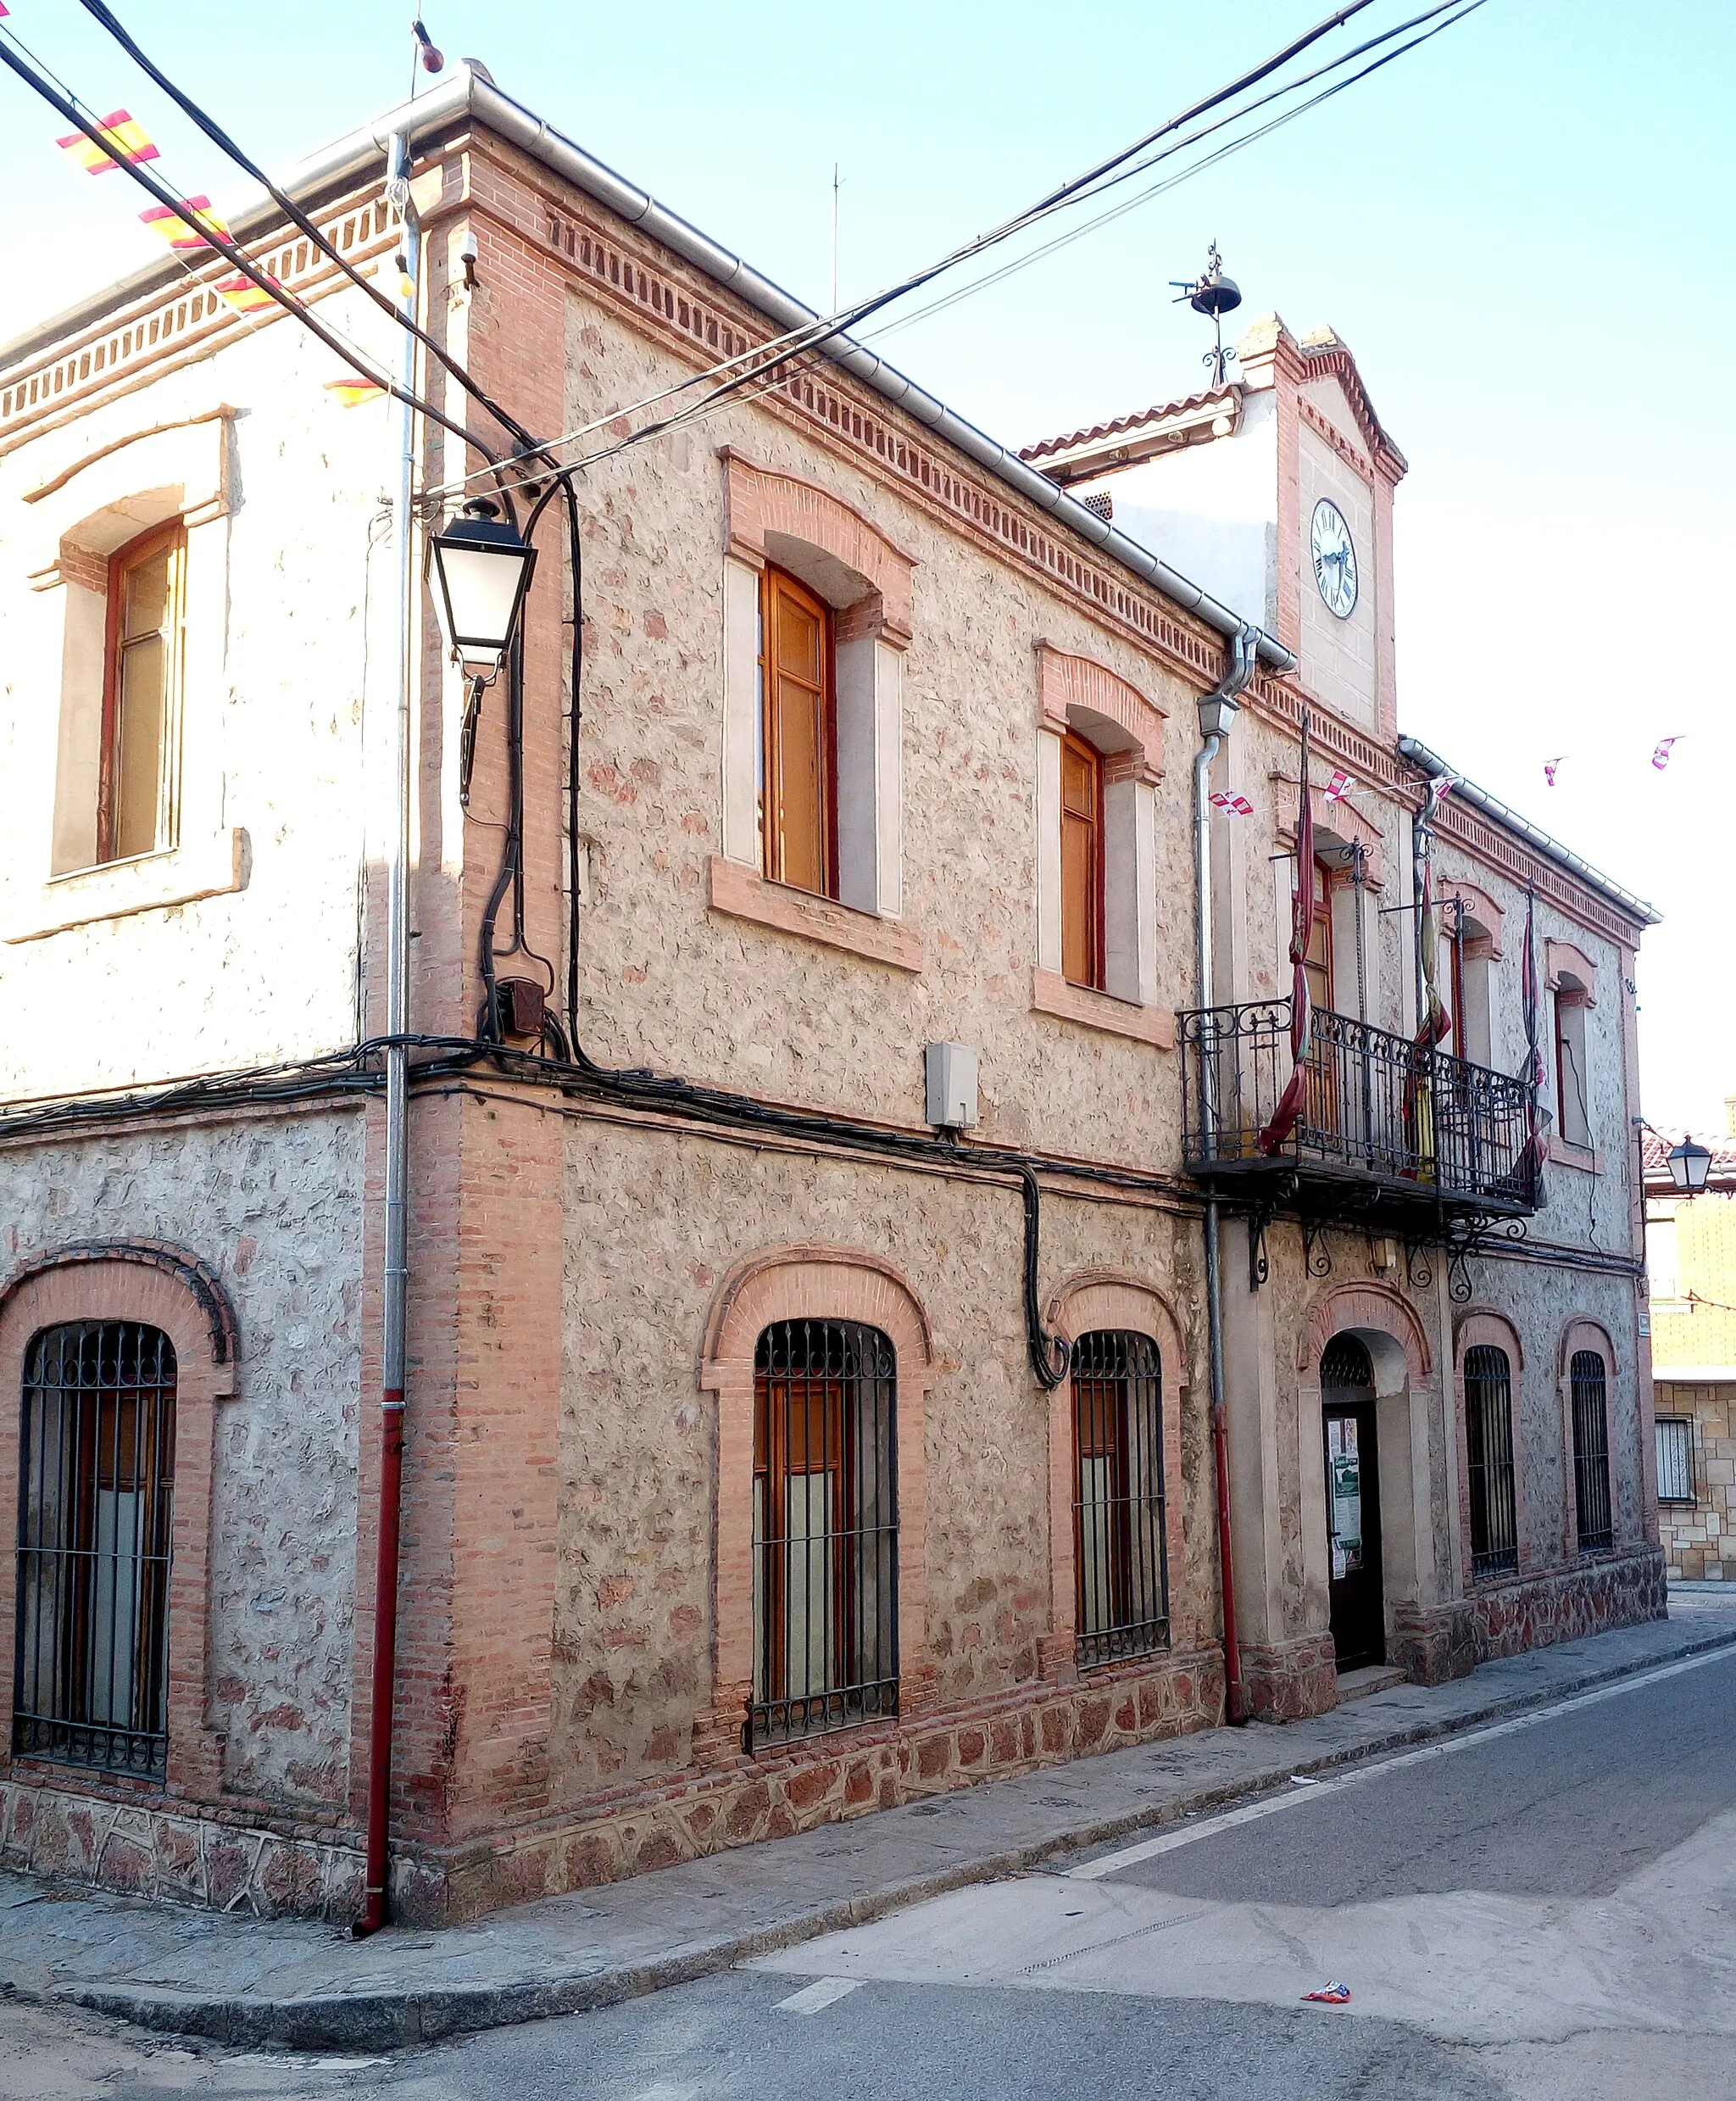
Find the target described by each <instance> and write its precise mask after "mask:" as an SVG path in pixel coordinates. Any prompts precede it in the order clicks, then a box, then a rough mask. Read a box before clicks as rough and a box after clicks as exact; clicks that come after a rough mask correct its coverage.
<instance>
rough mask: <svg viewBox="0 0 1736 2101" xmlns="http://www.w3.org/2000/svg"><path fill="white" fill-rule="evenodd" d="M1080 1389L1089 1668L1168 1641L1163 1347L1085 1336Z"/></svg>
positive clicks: (1083, 1636) (1077, 1409)
mask: <svg viewBox="0 0 1736 2101" xmlns="http://www.w3.org/2000/svg"><path fill="white" fill-rule="evenodd" d="M1072 1387H1073V1563H1074V1575H1075V1580H1076V1584H1077V1619H1076V1622H1075V1626H1076V1631H1077V1648H1076V1654H1077V1661H1078V1664H1079V1665H1080V1667H1081V1668H1082V1669H1085V1668H1088V1666H1090V1665H1092V1664H1108V1663H1113V1662H1116V1660H1117V1659H1119V1658H1121V1657H1125V1656H1141V1655H1145V1654H1147V1653H1149V1652H1150V1651H1151V1650H1153V1649H1156V1648H1161V1647H1163V1646H1164V1644H1165V1642H1166V1641H1167V1640H1168V1637H1169V1581H1168V1574H1167V1570H1166V1564H1165V1538H1164V1504H1165V1497H1164V1464H1163V1457H1164V1455H1163V1380H1162V1366H1161V1363H1160V1358H1159V1356H1158V1349H1157V1345H1156V1343H1155V1342H1154V1341H1153V1340H1151V1338H1150V1336H1149V1335H1135V1334H1132V1333H1127V1332H1124V1331H1121V1330H1116V1329H1097V1330H1094V1331H1093V1332H1092V1333H1091V1334H1088V1335H1081V1336H1080V1337H1079V1339H1078V1340H1077V1342H1075V1343H1074V1345H1073V1361H1072Z"/></svg>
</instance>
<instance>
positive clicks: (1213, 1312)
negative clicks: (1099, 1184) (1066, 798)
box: [1194, 627, 1259, 1722]
mask: <svg viewBox="0 0 1736 2101" xmlns="http://www.w3.org/2000/svg"><path fill="white" fill-rule="evenodd" d="M1258 642H1259V630H1258V629H1257V628H1254V627H1244V629H1243V630H1242V632H1241V633H1239V634H1238V635H1237V636H1236V637H1235V638H1233V639H1232V643H1231V645H1230V664H1229V668H1228V669H1227V671H1226V672H1225V673H1224V676H1223V677H1222V678H1221V680H1220V681H1219V682H1218V684H1217V685H1216V688H1214V689H1213V691H1212V692H1210V693H1209V694H1206V695H1205V698H1204V699H1202V700H1201V701H1200V703H1199V727H1200V730H1201V732H1202V735H1203V741H1202V743H1201V744H1200V747H1199V750H1198V751H1197V752H1196V753H1195V754H1194V932H1195V935H1196V939H1197V942H1198V948H1197V953H1196V956H1195V959H1194V979H1195V982H1194V998H1195V1003H1196V1005H1197V1006H1199V1011H1200V1013H1201V1015H1202V1016H1205V1015H1206V1014H1207V1013H1209V1011H1210V1008H1211V1005H1212V993H1213V989H1214V988H1213V984H1212V928H1211V803H1210V784H1211V766H1212V761H1213V760H1215V759H1216V757H1217V755H1218V753H1219V752H1220V751H1221V750H1222V749H1223V744H1224V739H1225V738H1226V737H1227V736H1228V734H1229V731H1230V726H1231V724H1232V722H1234V720H1235V716H1236V699H1237V695H1238V694H1240V693H1241V692H1242V691H1243V689H1244V688H1245V687H1246V685H1247V684H1248V682H1249V679H1250V678H1252V677H1253V676H1254V669H1255V664H1256V663H1257V662H1258V657H1257V655H1256V650H1257V647H1258ZM1216 1097H1217V1055H1216V1045H1215V1044H1214V1043H1213V1041H1212V1034H1211V1024H1210V1022H1209V1021H1205V1020H1202V1022H1201V1024H1200V1035H1199V1104H1200V1114H1201V1116H1202V1117H1203V1118H1204V1119H1205V1126H1206V1128H1207V1129H1210V1128H1211V1123H1212V1119H1213V1117H1214V1114H1215V1112H1216ZM1220 1240H1221V1235H1220V1219H1219V1213H1218V1202H1217V1199H1216V1196H1210V1197H1208V1198H1207V1200H1206V1205H1205V1324H1206V1360H1207V1384H1208V1391H1209V1393H1210V1408H1209V1413H1210V1422H1211V1452H1212V1462H1213V1466H1214V1469H1215V1471H1216V1477H1217V1565H1218V1584H1219V1588H1220V1591H1221V1600H1222V1612H1223V1623H1224V1714H1225V1719H1227V1720H1228V1721H1231V1722H1245V1721H1246V1720H1247V1719H1248V1699H1247V1694H1246V1691H1245V1689H1244V1686H1243V1683H1242V1644H1241V1640H1240V1637H1239V1636H1238V1633H1237V1630H1236V1571H1235V1555H1234V1552H1233V1548H1232V1542H1231V1525H1230V1443H1229V1429H1228V1424H1227V1418H1226V1410H1225V1394H1224V1299H1223V1262H1222V1251H1221V1245H1220Z"/></svg>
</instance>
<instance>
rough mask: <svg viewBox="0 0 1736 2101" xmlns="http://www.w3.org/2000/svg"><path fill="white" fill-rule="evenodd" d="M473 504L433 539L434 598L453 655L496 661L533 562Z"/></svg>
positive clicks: (511, 534) (527, 550) (503, 527)
mask: <svg viewBox="0 0 1736 2101" xmlns="http://www.w3.org/2000/svg"><path fill="white" fill-rule="evenodd" d="M492 509H493V506H492V504H490V505H487V506H486V508H485V507H484V506H482V505H481V504H477V505H474V506H472V508H471V510H470V513H469V514H468V515H465V516H464V517H462V518H458V519H455V520H454V521H453V523H452V524H451V525H450V526H448V527H447V529H446V530H445V532H437V533H436V534H435V536H434V539H433V554H434V577H435V583H436V586H437V590H436V600H437V605H438V608H439V611H440V615H441V625H442V628H443V629H444V631H445V633H446V638H447V640H448V643H449V644H451V646H452V649H453V654H454V655H457V656H459V657H462V658H463V659H464V660H465V662H466V663H481V664H489V665H494V664H498V662H499V661H500V660H501V658H502V657H503V656H504V655H505V653H506V651H507V649H508V648H509V645H510V644H511V642H512V637H513V629H514V627H515V626H516V625H517V622H518V617H519V609H520V606H521V605H523V603H524V598H525V593H526V590H527V589H528V588H530V582H531V571H532V570H533V569H534V568H535V567H536V566H537V550H536V549H535V548H533V547H526V544H525V543H524V542H523V541H522V540H521V539H520V538H519V536H518V534H517V533H516V532H515V531H514V530H513V528H512V527H511V526H509V525H507V524H505V523H504V521H501V520H500V519H499V518H498V517H494V516H491V515H488V513H489V512H491V511H492Z"/></svg>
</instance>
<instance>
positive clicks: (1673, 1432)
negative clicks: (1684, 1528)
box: [1657, 1415, 1694, 1503]
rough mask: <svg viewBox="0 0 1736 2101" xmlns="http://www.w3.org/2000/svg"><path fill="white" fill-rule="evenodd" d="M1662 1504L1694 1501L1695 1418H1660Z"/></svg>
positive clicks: (1659, 1454)
mask: <svg viewBox="0 0 1736 2101" xmlns="http://www.w3.org/2000/svg"><path fill="white" fill-rule="evenodd" d="M1657 1445H1658V1501H1659V1502H1687V1503H1691V1502H1693V1501H1694V1418H1692V1417H1691V1416H1688V1415H1661V1416H1659V1418H1657Z"/></svg>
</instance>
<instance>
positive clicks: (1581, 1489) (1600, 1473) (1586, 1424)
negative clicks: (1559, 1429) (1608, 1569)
mask: <svg viewBox="0 0 1736 2101" xmlns="http://www.w3.org/2000/svg"><path fill="white" fill-rule="evenodd" d="M1568 1375H1569V1383H1570V1384H1571V1385H1572V1394H1573V1503H1574V1513H1575V1515H1576V1517H1577V1521H1578V1530H1579V1551H1580V1552H1581V1553H1582V1554H1587V1553H1594V1552H1598V1551H1599V1550H1600V1549H1601V1548H1603V1547H1605V1546H1610V1545H1611V1542H1612V1541H1613V1540H1614V1538H1615V1530H1614V1525H1613V1522H1612V1520H1611V1515H1610V1412H1609V1403H1608V1395H1607V1391H1606V1386H1607V1380H1606V1379H1605V1369H1604V1361H1603V1359H1602V1357H1600V1356H1599V1354H1598V1352H1597V1351H1595V1350H1576V1351H1574V1352H1573V1358H1572V1363H1571V1364H1570V1365H1569V1367H1568Z"/></svg>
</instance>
